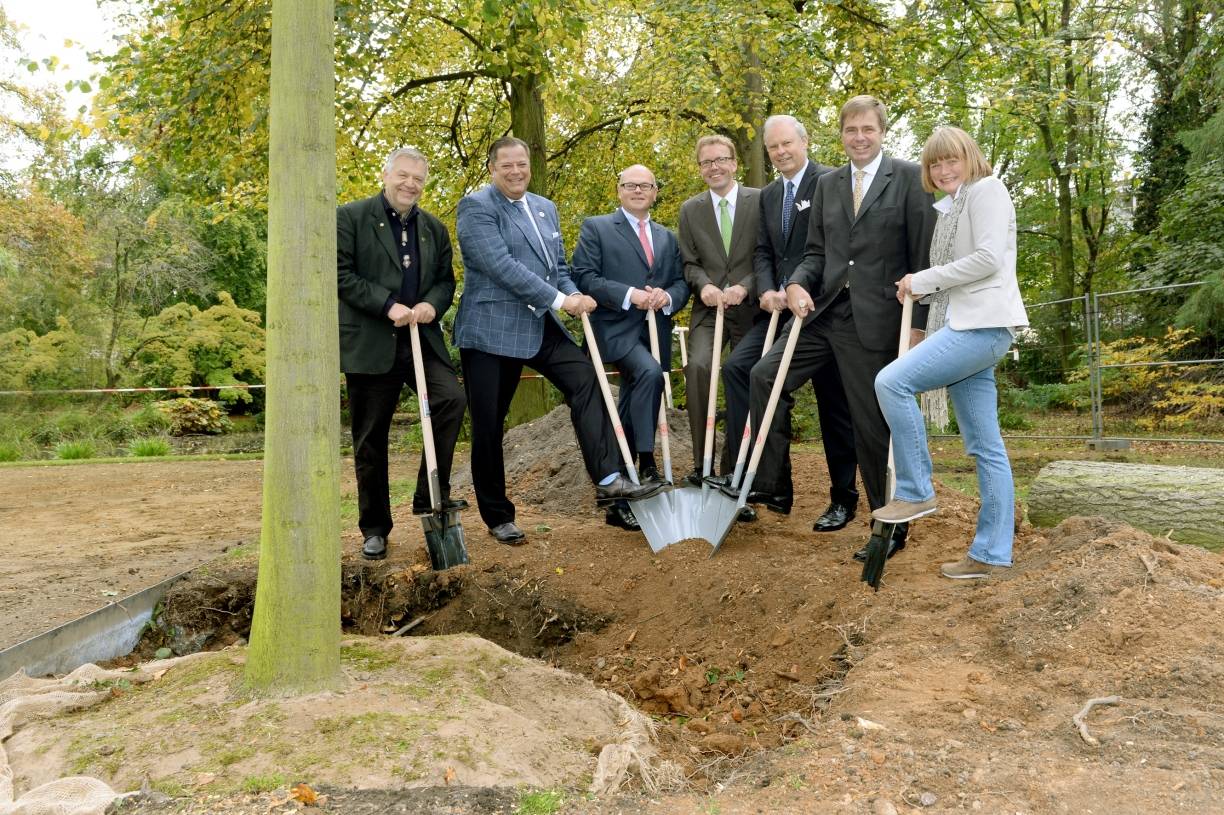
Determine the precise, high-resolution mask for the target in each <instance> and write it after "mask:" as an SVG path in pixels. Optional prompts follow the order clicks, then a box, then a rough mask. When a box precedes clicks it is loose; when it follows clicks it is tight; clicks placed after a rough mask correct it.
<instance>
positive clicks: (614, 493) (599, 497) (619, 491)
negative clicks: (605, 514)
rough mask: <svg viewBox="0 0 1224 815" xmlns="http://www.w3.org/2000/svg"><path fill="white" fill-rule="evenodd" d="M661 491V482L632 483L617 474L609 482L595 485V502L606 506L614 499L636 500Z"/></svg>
mask: <svg viewBox="0 0 1224 815" xmlns="http://www.w3.org/2000/svg"><path fill="white" fill-rule="evenodd" d="M662 491H663V485H662V484H655V483H650V484H634V483H633V482H632V481H630V480H629V479H627V478H625V477H624V476H623V475H617V476H616V478H614V479H613V480H612V483H611V484H607V485H599V484H596V485H595V504H596V506H601V507H606V506H607V505H608V504H611V503H614V502H616V501H637V500H639V499H641V498H649V497H650V496H652V495H658V494H659V493H660V492H662Z"/></svg>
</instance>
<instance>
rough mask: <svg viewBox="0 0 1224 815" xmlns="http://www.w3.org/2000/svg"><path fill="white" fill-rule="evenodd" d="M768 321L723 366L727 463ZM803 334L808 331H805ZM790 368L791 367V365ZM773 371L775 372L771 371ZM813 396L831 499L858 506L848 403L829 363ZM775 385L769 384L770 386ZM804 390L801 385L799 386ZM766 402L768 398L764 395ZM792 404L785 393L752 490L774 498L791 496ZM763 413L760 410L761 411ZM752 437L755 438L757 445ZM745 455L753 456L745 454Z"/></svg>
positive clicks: (783, 325)
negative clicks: (814, 396)
mask: <svg viewBox="0 0 1224 815" xmlns="http://www.w3.org/2000/svg"><path fill="white" fill-rule="evenodd" d="M786 317H787V315H785V314H784V315H782V319H780V320H779V321H778V322H779V328H778V333H777V336H776V337H775V340H774V341H775V343H781V344H782V346H783V347H785V343H786V335H787V332H789V331H790V320H789V319H786ZM768 330H769V321H768V320H762V321H761V322H758V323H757V324H756V325H754V326H753V327H752V330H751V331H749V332H748V335H747V336H745V337H744V338H743V339H742V340H740V341H739V344H738V345H736V346H735V350H734V351H732V352H731V357H730V358H729V359H728V360H727V361H726V363H724V364H723V368H722V375H723V381H724V383H725V387H726V391H725V394H726V400H727V449H728V451H729V453H730V457H731V461H732V462H734V461H735V459H736V457H737V456H738V455H739V447H740V441H741V439H742V437H743V429H744V422H745V421H747V419H748V412H749V403H748V393H749V390H750V385H751V381H750V380H751V373H752V368H753V366H755V365H756V364H757V362H759V361H760V359H761V352H762V350H763V349H764V345H765V334H766V332H767V331H768ZM804 330H805V331H811V330H813V329H812V326H810V325H809V326H807V327H806V328H805V329H804ZM792 368H793V366H792ZM775 370H776V369H775ZM811 382H812V392H813V393H814V394H815V395H816V411H817V414H818V415H819V417H820V434H821V437H822V439H823V441H824V450H825V464H826V466H827V467H828V468H829V485H830V486H829V497H830V499H832V500H833V501H836V502H837V503H839V504H845V505H846V506H851V507H852V506H854V505H855V504H857V503H858V489H857V488H856V487H855V484H854V480H855V476H856V475H857V472H858V461H857V458H856V456H855V453H854V428H853V425H852V424H851V421H850V404H849V402H847V400H846V391H845V389H844V388H843V387H842V381H841V376H840V375H839V373H838V369H837V361H836V360H835V359H834V360H831V361H829V362H828V363H827V364H826V365H825V367H824V369H823V370H821V371H820V372H819V373H818V374H817V375H816V376H813V377H812V379H811ZM772 384H773V382H772V381H771V382H770V385H771V386H772ZM798 387H802V385H800V386H798ZM765 396H766V398H767V399H768V397H769V393H768V391H766V393H765ZM794 404H795V400H794V398H793V396H792V391H787V390H784V391H783V393H782V397H781V399H780V400H779V402H778V408H777V411H776V412H775V413H774V420H773V425H772V426H771V427H770V428H769V436H768V438H767V439H766V447H765V450H764V451H763V453H762V455H761V463H760V465H759V466H758V468H757V473H756V478H755V480H754V481H753V489H754V490H760V491H761V492H768V493H773V494H774V495H793V494H794V485H793V484H792V482H791V461H790V437H791V420H790V416H791V408H792V407H794ZM762 409H763V408H762ZM755 438H756V433H755V431H754V433H753V439H754V440H755ZM748 452H749V453H751V452H752V451H751V450H749V451H748Z"/></svg>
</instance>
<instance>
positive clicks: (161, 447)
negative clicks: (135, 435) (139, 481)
mask: <svg viewBox="0 0 1224 815" xmlns="http://www.w3.org/2000/svg"><path fill="white" fill-rule="evenodd" d="M170 450H171V447H170V442H169V441H167V440H166V439H163V438H161V437H160V436H147V437H145V438H141V439H136V440H135V441H133V442H132V444H131V446H130V447H128V452H130V453H131V454H132V455H134V456H138V457H141V458H145V457H148V456H168V455H170Z"/></svg>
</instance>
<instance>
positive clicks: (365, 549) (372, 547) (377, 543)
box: [361, 535, 387, 560]
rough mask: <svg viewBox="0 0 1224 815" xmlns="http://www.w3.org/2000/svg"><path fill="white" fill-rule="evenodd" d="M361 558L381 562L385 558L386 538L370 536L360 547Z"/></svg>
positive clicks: (383, 536)
mask: <svg viewBox="0 0 1224 815" xmlns="http://www.w3.org/2000/svg"><path fill="white" fill-rule="evenodd" d="M361 556H362V557H363V558H365V559H366V560H382V559H383V558H385V557H386V556H387V536H386V535H371V536H370V537H368V538H366V539H365V544H364V545H363V546H362V547H361Z"/></svg>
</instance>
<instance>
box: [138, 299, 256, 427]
mask: <svg viewBox="0 0 1224 815" xmlns="http://www.w3.org/2000/svg"><path fill="white" fill-rule="evenodd" d="M217 300H218V303H217V305H215V306H212V307H210V308H207V309H204V310H203V311H201V310H200V309H199V308H197V307H196V306H194V305H192V304H190V303H175V304H174V305H172V306H169V307H167V308H165V309H164V310H162V312H161V313H160V314H158V315H157V316H156V317H154V318H153V319H152V320H151V321H150V328H149V333H150V337H151V339H150V341H149V342H148V343H146V344H145V345H144V346H143V347H142V348H141V349H140V351H139V353H138V354H137V355H136V359H135V361H134V363H133V367H134V369H135V370H136V372H137V376H138V378H139V380H140V381H142V382H145V383H147V384H150V385H212V386H215V387H218V388H221V390H220V392H219V393H218V397H219V399H220V400H221V401H222V402H224V403H225V404H227V405H236V404H243V405H253V406H254V408H255V409H259V408H260V407H261V406H262V399H263V396H262V392H260V391H256V392H254V393H253V392H251V391H248V390H243V389H235V388H225V386H226V385H239V384H244V383H254V382H262V381H263V377H264V329H263V326H261V325H260V317H259V314H258V313H257V312H254V311H250V310H248V309H244V308H240V307H238V306H237V305H236V304H235V303H234V299H233V298H232V297H230V295H229V294H227V293H226V292H218V293H217ZM214 432H215V431H214Z"/></svg>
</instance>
